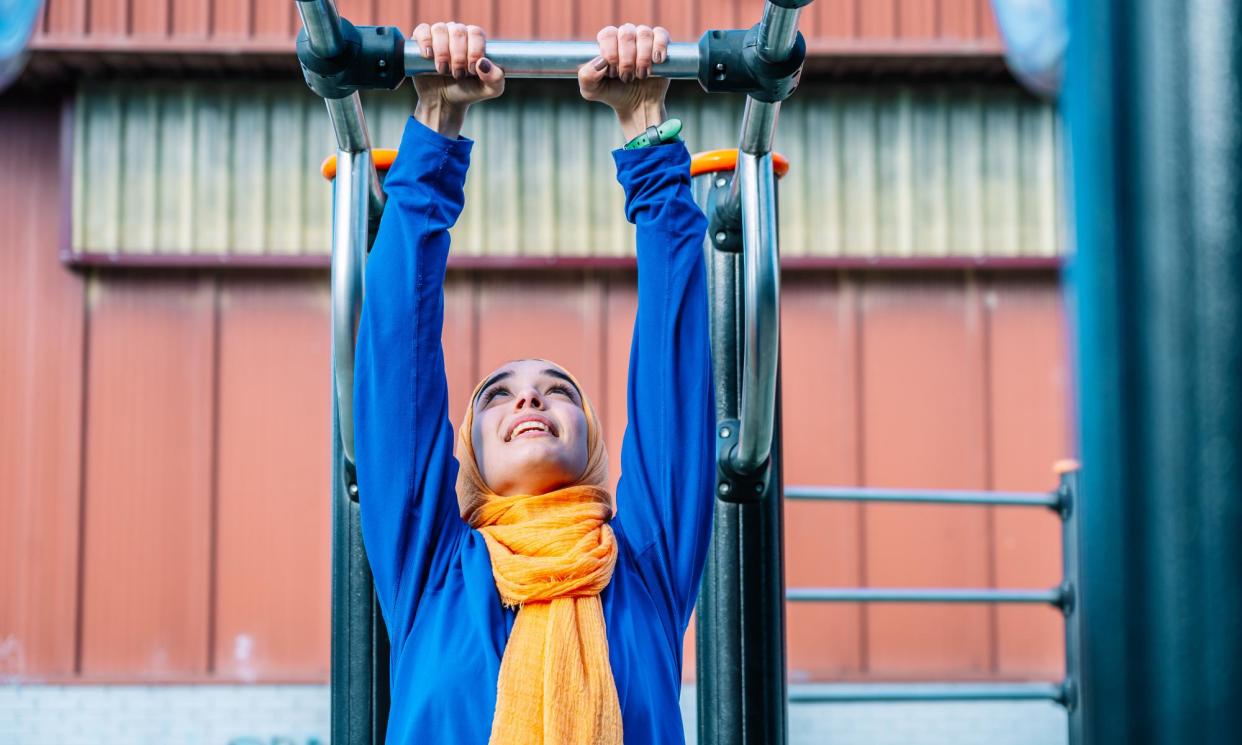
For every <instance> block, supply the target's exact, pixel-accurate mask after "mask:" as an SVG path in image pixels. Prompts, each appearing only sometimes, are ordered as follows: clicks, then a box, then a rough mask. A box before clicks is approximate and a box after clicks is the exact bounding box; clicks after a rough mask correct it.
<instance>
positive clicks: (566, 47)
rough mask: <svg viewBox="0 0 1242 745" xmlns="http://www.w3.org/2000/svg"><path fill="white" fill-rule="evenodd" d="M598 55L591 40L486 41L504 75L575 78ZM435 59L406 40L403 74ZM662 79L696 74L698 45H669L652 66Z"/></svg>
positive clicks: (430, 70) (423, 70) (428, 69)
mask: <svg viewBox="0 0 1242 745" xmlns="http://www.w3.org/2000/svg"><path fill="white" fill-rule="evenodd" d="M598 54H599V44H598V43H596V42H594V41H503V40H497V41H488V42H487V58H488V59H490V60H491V61H492V62H495V63H496V64H498V65H500V69H502V70H504V71H505V77H506V78H576V77H578V68H579V67H581V66H582V65H584V64H586V63H587V62H590V61H591V60H592V59H594V58H595V57H596V56H597V55H598ZM435 64H436V63H435V60H431V59H426V58H424V57H423V55H422V52H421V51H420V50H419V48H418V44H417V43H415V42H414V41H413V40H409V41H407V42H406V43H405V74H406V75H434V74H436V68H435ZM652 72H653V74H655V75H657V76H659V77H663V78H674V79H691V78H698V76H699V45H698V44H694V43H691V42H675V43H672V44H669V45H668V59H667V60H665V61H664V62H661V63H659V64H657V65H654V66H653V67H652Z"/></svg>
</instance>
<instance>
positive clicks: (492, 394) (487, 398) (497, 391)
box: [483, 386, 509, 406]
mask: <svg viewBox="0 0 1242 745" xmlns="http://www.w3.org/2000/svg"><path fill="white" fill-rule="evenodd" d="M508 392H509V389H507V388H505V387H504V386H499V387H496V388H493V389H491V390H490V391H488V392H487V393H485V394H483V405H484V406H487V405H488V404H490V403H491V402H492V401H495V400H496V397H497V396H500V395H501V394H504V393H508Z"/></svg>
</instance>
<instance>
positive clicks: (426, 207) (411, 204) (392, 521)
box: [354, 24, 503, 646]
mask: <svg viewBox="0 0 1242 745" xmlns="http://www.w3.org/2000/svg"><path fill="white" fill-rule="evenodd" d="M424 26H425V24H424ZM424 26H420V27H419V29H418V30H416V32H415V36H416V37H417V36H418V35H419V32H420V31H427V32H428V33H430V32H431V29H432V27H426V28H424ZM453 26H455V24H454V25H449V26H444V25H442V24H437V25H436V27H435V28H436V31H437V32H439V31H445V32H446V34H445V43H446V44H447V43H448V42H449V40H450V39H451V38H452V35H453V34H456V33H457V32H458V31H460V32H461V33H462V34H465V35H466V36H467V39H471V38H472V37H475V36H478V37H479V40H478V44H477V47H478V49H477V54H476V57H475V59H471V60H470V65H471V67H472V69H473V68H474V65H475V64H476V63H477V64H478V70H479V76H480V77H479V78H471V79H469V80H468V81H465V82H468V83H470V87H469V88H467V86H465V85H461V84H460V83H454V82H453V79H450V78H435V79H432V80H429V81H425V82H423V83H422V84H420V85H419V86H418V92H419V103H418V106H417V108H416V109H415V114H414V117H413V118H412V119H411V120H410V121H409V122H408V123H407V125H406V129H405V134H404V136H403V137H402V140H401V148H400V151H399V155H398V156H397V159H396V161H395V162H394V163H393V166H392V168H391V169H390V170H389V172H388V176H387V178H386V179H385V182H384V190H385V192H386V193H387V195H388V204H387V206H386V208H385V210H384V216H383V219H382V220H381V221H380V228H379V232H378V234H377V236H376V239H375V244H374V246H373V247H372V250H371V254H370V257H369V260H368V262H367V269H366V299H365V301H364V303H363V309H362V317H361V319H360V321H359V328H358V347H357V353H356V357H355V370H354V432H355V435H354V436H355V443H356V454H357V469H358V489H359V501H360V506H361V512H362V533H363V541H364V543H365V546H366V550H367V557H368V559H369V561H370V563H371V570H372V574H373V575H374V577H375V587H376V590H377V593H378V597H379V600H380V605H381V608H382V609H383V611H384V617H385V619H386V621H387V622H388V626H389V634H390V637H391V638H392V642H393V644H394V646H399V645H400V644H401V641H402V640H403V639H404V638H405V633H406V631H408V628H409V624H410V623H411V622H412V620H413V617H414V613H415V611H416V610H417V605H418V600H419V598H420V597H421V595H422V592H423V589H424V587H425V586H426V584H427V582H428V579H429V577H430V576H432V575H433V574H434V573H435V570H434V567H435V564H436V562H437V561H445V560H446V559H447V554H448V553H449V552H448V551H447V550H444V549H446V547H447V546H448V545H449V544H450V543H451V541H452V540H453V539H454V537H455V536H458V535H460V533H461V532H462V531H464V530H465V523H463V522H462V521H461V519H460V518H459V517H458V514H457V500H456V496H455V490H454V487H455V480H456V476H457V464H456V461H455V460H454V459H453V443H454V438H453V430H452V425H451V423H450V419H449V412H448V390H447V383H446V380H445V374H444V352H443V349H442V347H441V340H440V336H441V332H442V329H443V325H444V271H445V264H446V262H447V259H448V249H449V235H448V230H449V228H450V227H452V225H453V223H454V222H456V220H457V217H458V215H459V214H460V213H461V209H462V206H463V204H464V199H465V197H464V194H463V186H464V184H465V178H466V169H467V167H468V165H469V162H470V148H471V144H472V143H471V142H470V141H469V140H464V139H458V138H457V133H458V132H459V131H460V128H461V123H462V121H463V120H464V118H465V113H466V109H467V108H468V107H469V105H470V103H471V102H473V101H477V100H482V99H483V98H484V97H488V98H490V97H494V96H495V95H499V91H500V90H503V73H502V72H501V71H500V70H499V68H496V67H495V66H494V65H491V64H490V63H487V61H486V60H484V59H481V55H482V39H481V33H482V32H481V30H480V31H478V32H477V33H475V32H473V29H471V30H467V29H466V27H464V26H461V27H460V29H458V28H454V27H453ZM432 46H433V48H434V49H433V53H434V51H435V49H438V48H439V46H440V45H437V44H434V43H433V44H432ZM466 48H469V46H468V47H466ZM466 48H463V54H462V55H460V56H461V58H462V59H465V57H466V53H465V49H466ZM453 56H454V57H457V55H453ZM454 62H455V63H459V62H461V59H455V60H454ZM484 66H486V67H488V68H489V69H488V70H487V71H484V70H483V69H482V68H483V67H484Z"/></svg>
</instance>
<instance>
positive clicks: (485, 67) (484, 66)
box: [479, 59, 492, 75]
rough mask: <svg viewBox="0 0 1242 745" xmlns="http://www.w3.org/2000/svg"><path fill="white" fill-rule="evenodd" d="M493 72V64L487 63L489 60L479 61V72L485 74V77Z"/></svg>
mask: <svg viewBox="0 0 1242 745" xmlns="http://www.w3.org/2000/svg"><path fill="white" fill-rule="evenodd" d="M491 71H492V63H491V62H488V61H487V60H485V59H481V60H479V72H481V73H483V74H484V75H486V74H487V73H489V72H491Z"/></svg>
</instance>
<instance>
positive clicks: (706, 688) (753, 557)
mask: <svg viewBox="0 0 1242 745" xmlns="http://www.w3.org/2000/svg"><path fill="white" fill-rule="evenodd" d="M729 181H730V179H729V178H728V177H727V176H725V175H724V174H705V175H702V176H699V177H697V178H696V179H695V184H694V188H695V197H696V199H697V200H698V202H699V204H700V205H701V206H703V208H704V209H705V210H707V209H710V208H711V205H713V204H715V203H716V200H715V199H714V198H713V197H712V196H711V192H712V191H713V190H714V189H725V190H727V189H728V188H729ZM773 209H775V204H774V205H773ZM704 251H705V252H706V254H705V256H706V259H707V271H708V302H709V305H710V308H711V335H712V364H713V374H714V377H715V390H716V418H717V419H718V420H721V419H736V418H737V416H738V395H739V376H740V374H741V360H742V356H743V353H744V349H743V348H742V339H743V336H742V331H743V329H742V328H741V326H740V319H741V318H742V317H743V313H742V310H743V309H742V308H741V305H742V297H743V293H742V290H741V287H740V277H741V276H742V272H741V257H740V256H739V255H738V254H733V253H726V252H722V251H717V250H715V249H714V248H713V247H712V245H711V241H710V239H709V240H707V241H705V243H704ZM777 377H778V380H779V372H778V373H777ZM776 412H777V420H776V422H775V425H774V429H773V432H774V434H773V437H772V440H773V442H772V454H771V462H770V466H769V467H770V468H771V469H772V470H771V475H770V477H769V479H768V481H767V489H768V493H766V494H765V495H764V496H763V499H762V500H760V501H758V502H754V503H750V504H730V503H726V502H722V501H720V500H717V501H716V508H715V518H714V519H715V524H714V527H713V533H712V546H711V549H710V551H709V553H708V558H707V567H706V570H705V572H704V576H703V586H702V592H701V594H700V596H699V605H698V614H697V618H698V633H697V635H696V651H697V654H696V658H697V661H698V735H699V742H700V743H701V744H702V745H763V744H768V745H780V744H781V743H784V742H786V739H787V734H786V730H787V726H786V719H787V716H786V682H785V580H784V577H785V573H784V552H783V551H782V545H783V538H784V536H783V531H784V527H783V523H782V508H783V504H782V499H781V494H782V491H783V478H782V473H781V460H780V431H781V430H780V419H779V412H780V388H779V383H778V386H777V393H776Z"/></svg>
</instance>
